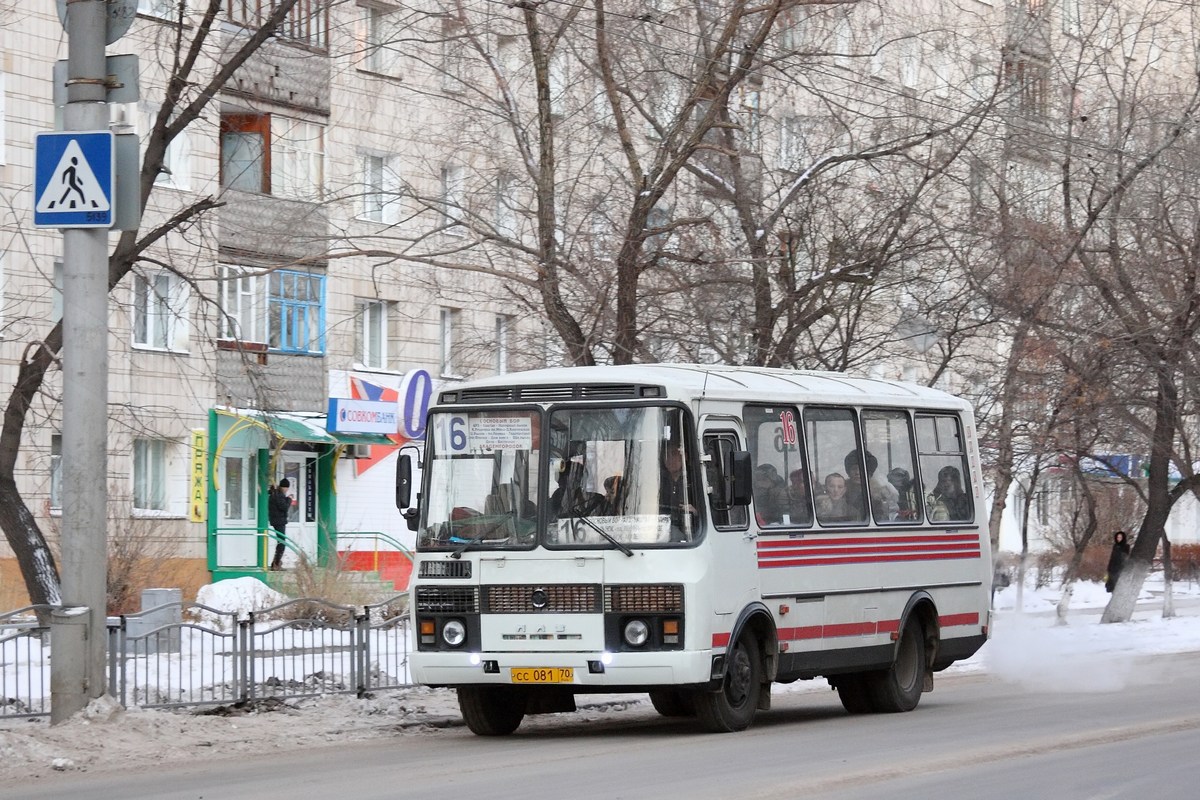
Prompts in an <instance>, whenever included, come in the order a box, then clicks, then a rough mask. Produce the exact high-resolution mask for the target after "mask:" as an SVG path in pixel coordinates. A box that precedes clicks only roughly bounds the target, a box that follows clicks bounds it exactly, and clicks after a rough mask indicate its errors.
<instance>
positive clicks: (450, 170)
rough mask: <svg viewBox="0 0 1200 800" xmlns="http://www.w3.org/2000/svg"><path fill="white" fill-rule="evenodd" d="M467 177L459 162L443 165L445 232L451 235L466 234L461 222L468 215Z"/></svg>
mask: <svg viewBox="0 0 1200 800" xmlns="http://www.w3.org/2000/svg"><path fill="white" fill-rule="evenodd" d="M465 186H466V179H465V177H464V173H463V168H462V167H461V166H459V165H457V164H447V165H446V166H444V167H442V214H443V217H444V224H445V225H446V226H447V227H446V229H445V233H446V234H447V235H450V236H465V235H466V233H467V232H466V229H464V228H463V227H462V226H461V225H457V224H455V223H459V222H462V221H463V218H464V217H466V208H465V206H466V192H465Z"/></svg>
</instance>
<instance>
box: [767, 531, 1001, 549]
mask: <svg viewBox="0 0 1200 800" xmlns="http://www.w3.org/2000/svg"><path fill="white" fill-rule="evenodd" d="M978 541H979V537H978V536H976V535H975V534H973V533H961V534H945V535H938V534H931V535H928V536H873V537H869V538H867V537H856V538H853V539H851V538H849V537H836V536H823V537H821V538H819V539H807V538H805V539H792V538H788V539H759V540H758V549H760V550H768V549H772V548H776V547H811V546H814V545H815V546H826V545H845V544H850V545H857V544H867V545H869V544H896V543H903V544H911V543H917V542H928V543H931V544H937V543H942V542H947V543H948V542H978Z"/></svg>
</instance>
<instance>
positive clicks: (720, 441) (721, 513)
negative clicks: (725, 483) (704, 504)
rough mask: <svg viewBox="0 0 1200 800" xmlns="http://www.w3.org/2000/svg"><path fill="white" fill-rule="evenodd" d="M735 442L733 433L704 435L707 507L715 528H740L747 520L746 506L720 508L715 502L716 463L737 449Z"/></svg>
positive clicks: (717, 467) (723, 461) (719, 462)
mask: <svg viewBox="0 0 1200 800" xmlns="http://www.w3.org/2000/svg"><path fill="white" fill-rule="evenodd" d="M737 444H738V443H737V437H736V436H735V435H734V434H733V433H716V434H705V436H704V453H705V454H706V455H707V456H708V459H707V460H706V461H705V464H704V480H705V484H706V489H707V491H708V508H709V511H710V512H711V519H712V521H713V526H714V527H715V528H717V529H723V530H729V529H734V530H742V529H745V527H746V525H747V523H748V522H749V513H748V512H747V510H746V506H732V507H730V508H721V507H720V504H719V503H717V502H715V501H716V495H715V492H716V491H717V481H718V480H720V467H719V466H718V465H720V464H724V463H725V461H726V456H727V455H728V454H729V453H732V452H734V451H735V450H737Z"/></svg>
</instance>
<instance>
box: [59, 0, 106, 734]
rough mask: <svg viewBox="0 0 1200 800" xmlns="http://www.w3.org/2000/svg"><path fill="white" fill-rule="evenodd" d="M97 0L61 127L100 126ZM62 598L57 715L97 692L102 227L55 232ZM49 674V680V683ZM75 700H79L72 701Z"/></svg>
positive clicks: (102, 547) (81, 26)
mask: <svg viewBox="0 0 1200 800" xmlns="http://www.w3.org/2000/svg"><path fill="white" fill-rule="evenodd" d="M107 10H108V5H107V3H106V2H105V0H67V104H66V108H65V110H64V114H63V122H64V129H65V130H68V131H94V130H108V104H107V103H106V102H105V86H104V81H105V72H106V70H105V62H104V46H105V35H106V33H105V26H106V24H107ZM62 324H63V359H62V364H63V405H62V408H63V412H62V413H63V427H62V431H63V433H62V436H63V443H62V444H63V504H62V505H63V512H62V596H63V605H64V606H80V607H86V608H87V609H88V613H89V619H88V636H87V641H86V643H85V652H84V654H83V658H81V659H79V660H78V661H76V660H75V659H59V658H55V659H52V661H51V664H52V666H51V671H52V673H53V672H57V671H60V670H61V671H62V673H63V674H62V676H61V677H63V678H64V679H65V683H60V684H58V685H72V686H77V687H79V688H81V689H82V691H79V692H74V693H68V694H67V695H66V697H62V698H60V697H55V696H52V698H51V710H52V713H51V721H52V722H56V723H57V722H62V721H63V720H65V719H67V718H68V717H70V716H71V715H73V714H75V713H76V712H78V711H80V710H81V709H82V707H83V706H84V705H86V704H87V702H89V701H90V700H91V699H93V698H96V697H100V696H101V695H102V694H104V690H105V680H104V666H105V664H104V662H105V653H104V649H105V639H106V637H105V635H104V629H105V622H106V621H107V613H106V611H107V609H106V596H107V592H106V587H105V580H106V572H107V564H108V544H107V538H108V531H107V522H108V513H107V502H108V486H107V484H108V451H107V446H108V437H107V422H108V231H107V230H106V229H103V228H100V229H70V228H68V229H66V230H64V231H63V320H62ZM53 683H54V682H53V681H52V684H53ZM76 706H78V707H76Z"/></svg>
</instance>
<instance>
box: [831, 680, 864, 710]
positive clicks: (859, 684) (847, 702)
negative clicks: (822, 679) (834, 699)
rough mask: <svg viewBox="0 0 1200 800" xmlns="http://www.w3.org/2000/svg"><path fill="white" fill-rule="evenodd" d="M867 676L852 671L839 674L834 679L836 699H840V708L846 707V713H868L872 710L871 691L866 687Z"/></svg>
mask: <svg viewBox="0 0 1200 800" xmlns="http://www.w3.org/2000/svg"><path fill="white" fill-rule="evenodd" d="M867 678H868V676H866V675H863V674H860V673H854V674H851V675H839V676H837V678H836V679H835V680H836V683H835V684H834V685H835V686H836V687H837V693H838V699H839V700H841V701H842V708H844V709H846V712H847V713H850V714H868V713H870V712H871V711H874V707H873V706H872V705H871V693H870V691H869V690H868V689H867Z"/></svg>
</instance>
